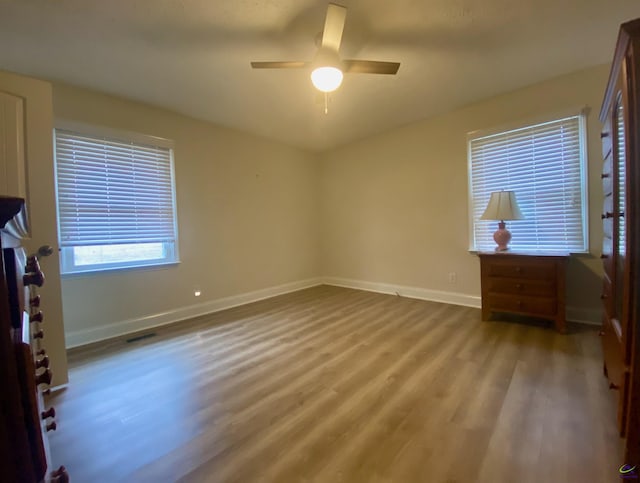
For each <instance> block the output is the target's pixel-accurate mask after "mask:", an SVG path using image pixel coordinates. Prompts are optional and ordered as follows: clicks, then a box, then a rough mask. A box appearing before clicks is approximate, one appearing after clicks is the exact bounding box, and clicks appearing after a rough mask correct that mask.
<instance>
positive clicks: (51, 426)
mask: <svg viewBox="0 0 640 483" xmlns="http://www.w3.org/2000/svg"><path fill="white" fill-rule="evenodd" d="M46 428H47V431H55V430H56V429H58V425H57V424H56V422H55V421H52V422H50V423H49V424H47V426H46Z"/></svg>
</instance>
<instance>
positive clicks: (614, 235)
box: [600, 19, 640, 467]
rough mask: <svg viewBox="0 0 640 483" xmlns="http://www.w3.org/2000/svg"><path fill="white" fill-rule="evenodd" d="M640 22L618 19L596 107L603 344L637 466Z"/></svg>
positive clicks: (629, 458)
mask: <svg viewBox="0 0 640 483" xmlns="http://www.w3.org/2000/svg"><path fill="white" fill-rule="evenodd" d="M639 75H640V19H637V20H633V21H631V22H627V23H624V24H622V26H621V27H620V32H619V35H618V41H617V44H616V50H615V54H614V59H613V64H612V67H611V74H610V76H609V81H608V84H607V89H606V92H605V97H604V101H603V105H602V109H601V111H600V121H601V122H602V124H603V125H604V127H603V131H602V134H601V137H602V154H603V169H602V174H601V178H602V187H603V192H604V204H603V207H602V223H603V231H604V237H603V242H602V255H601V256H602V261H603V265H604V279H603V282H602V284H603V287H602V295H601V298H602V301H603V305H604V310H603V321H602V332H601V335H602V349H603V354H604V372H605V375H606V376H607V378H608V382H609V387H610V388H611V389H612V390H615V391H616V392H617V394H618V429H619V431H620V434H621V436H623V437H625V438H626V441H625V455H624V458H625V463H628V464H632V465H640V322H639V320H640V319H639V316H640V314H639V313H638V311H639V300H640V283H639V281H638V275H639V273H638V261H639V260H638V258H639V257H640V209H639V208H640V207H639V205H638V203H640V198H639V197H638V191H640V132H638V128H639V127H640V79H639V78H638V76H639ZM639 467H640V466H639Z"/></svg>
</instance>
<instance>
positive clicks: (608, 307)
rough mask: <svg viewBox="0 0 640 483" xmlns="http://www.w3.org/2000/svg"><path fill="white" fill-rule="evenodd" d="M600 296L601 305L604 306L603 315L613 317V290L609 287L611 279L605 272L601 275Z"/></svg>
mask: <svg viewBox="0 0 640 483" xmlns="http://www.w3.org/2000/svg"><path fill="white" fill-rule="evenodd" d="M600 298H601V299H602V305H603V306H604V311H605V315H606V316H608V317H613V316H614V313H613V303H614V300H613V290H612V288H611V281H610V280H609V277H608V276H607V275H606V274H605V276H604V277H602V293H601V294H600Z"/></svg>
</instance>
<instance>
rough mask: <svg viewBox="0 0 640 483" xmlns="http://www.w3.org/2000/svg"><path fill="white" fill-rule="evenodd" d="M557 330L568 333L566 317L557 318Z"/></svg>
mask: <svg viewBox="0 0 640 483" xmlns="http://www.w3.org/2000/svg"><path fill="white" fill-rule="evenodd" d="M556 330H557V331H558V332H560V333H561V334H566V333H567V323H566V320H565V318H564V317H562V318H561V319H556Z"/></svg>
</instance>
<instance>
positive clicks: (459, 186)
mask: <svg viewBox="0 0 640 483" xmlns="http://www.w3.org/2000/svg"><path fill="white" fill-rule="evenodd" d="M608 72H609V67H608V66H601V67H597V68H592V69H588V70H585V71H581V72H577V73H573V74H571V75H567V76H564V77H561V78H557V79H554V80H550V81H547V82H544V83H541V84H537V85H534V86H531V87H529V88H525V89H521V90H518V91H515V92H512V93H508V94H504V95H501V96H499V97H496V98H492V99H489V100H486V101H483V102H479V103H477V104H474V105H471V106H467V107H465V108H462V109H458V110H455V111H453V112H450V113H447V114H445V115H442V116H438V117H435V118H433V119H429V120H425V121H423V122H418V123H414V124H411V125H408V126H405V127H402V128H399V129H395V130H393V131H390V132H386V133H384V134H382V135H380V136H377V137H373V138H369V139H366V140H363V141H361V142H357V143H353V144H350V145H348V146H346V147H343V148H341V149H338V150H335V151H332V152H329V153H327V154H325V155H324V156H323V158H322V161H323V162H322V165H321V189H320V199H321V201H322V204H321V220H322V225H321V226H322V234H323V237H322V241H323V243H322V247H321V266H322V268H323V274H324V275H326V276H329V277H332V278H333V279H334V280H336V281H338V282H346V284H347V285H354V286H357V285H360V286H367V285H368V286H371V287H373V288H376V285H372V283H373V284H389V285H391V286H394V285H395V286H402V287H403V288H407V289H409V288H411V290H409V292H410V293H413V294H418V295H419V294H420V293H423V294H425V295H426V296H433V295H435V296H436V297H437V298H441V299H443V300H447V299H450V300H457V301H459V302H461V303H469V304H470V305H473V304H477V303H478V301H479V300H478V297H479V295H480V271H479V262H478V258H477V257H476V256H475V255H473V254H471V253H469V251H468V221H467V213H468V196H467V190H468V188H467V141H466V136H467V133H468V132H470V131H475V130H481V129H488V128H493V127H496V126H502V125H505V124H510V123H514V122H518V121H521V120H528V119H537V118H540V116H543V117H544V116H548V115H553V113H555V112H566V110H567V109H575V111H576V112H577V110H578V109H579V108H580V107H583V106H585V105H586V106H590V107H591V112H590V114H589V116H588V156H589V195H590V201H589V212H590V217H589V222H590V227H591V229H590V233H589V239H590V248H591V253H592V254H594V255H595V256H588V255H586V256H576V257H573V258H572V259H571V261H570V264H569V273H568V300H567V304H568V306H569V310H568V316H569V317H570V318H572V319H579V320H590V321H592V322H598V321H599V312H600V309H599V305H600V304H599V291H600V286H601V281H600V275H601V263H600V261H599V259H597V255H599V253H600V243H601V237H602V231H601V224H600V219H599V215H600V211H601V206H602V192H601V188H600V178H599V172H600V169H601V168H600V165H601V154H600V137H599V131H600V123H599V121H598V113H599V109H600V103H601V100H602V96H603V94H604V88H605V85H606V80H607V76H608ZM450 272H455V273H456V274H457V281H456V283H453V284H452V283H450V282H449V276H448V274H449V273H450ZM363 282H366V283H363ZM389 288H393V287H389V286H387V287H386V289H389ZM413 289H417V290H413Z"/></svg>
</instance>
